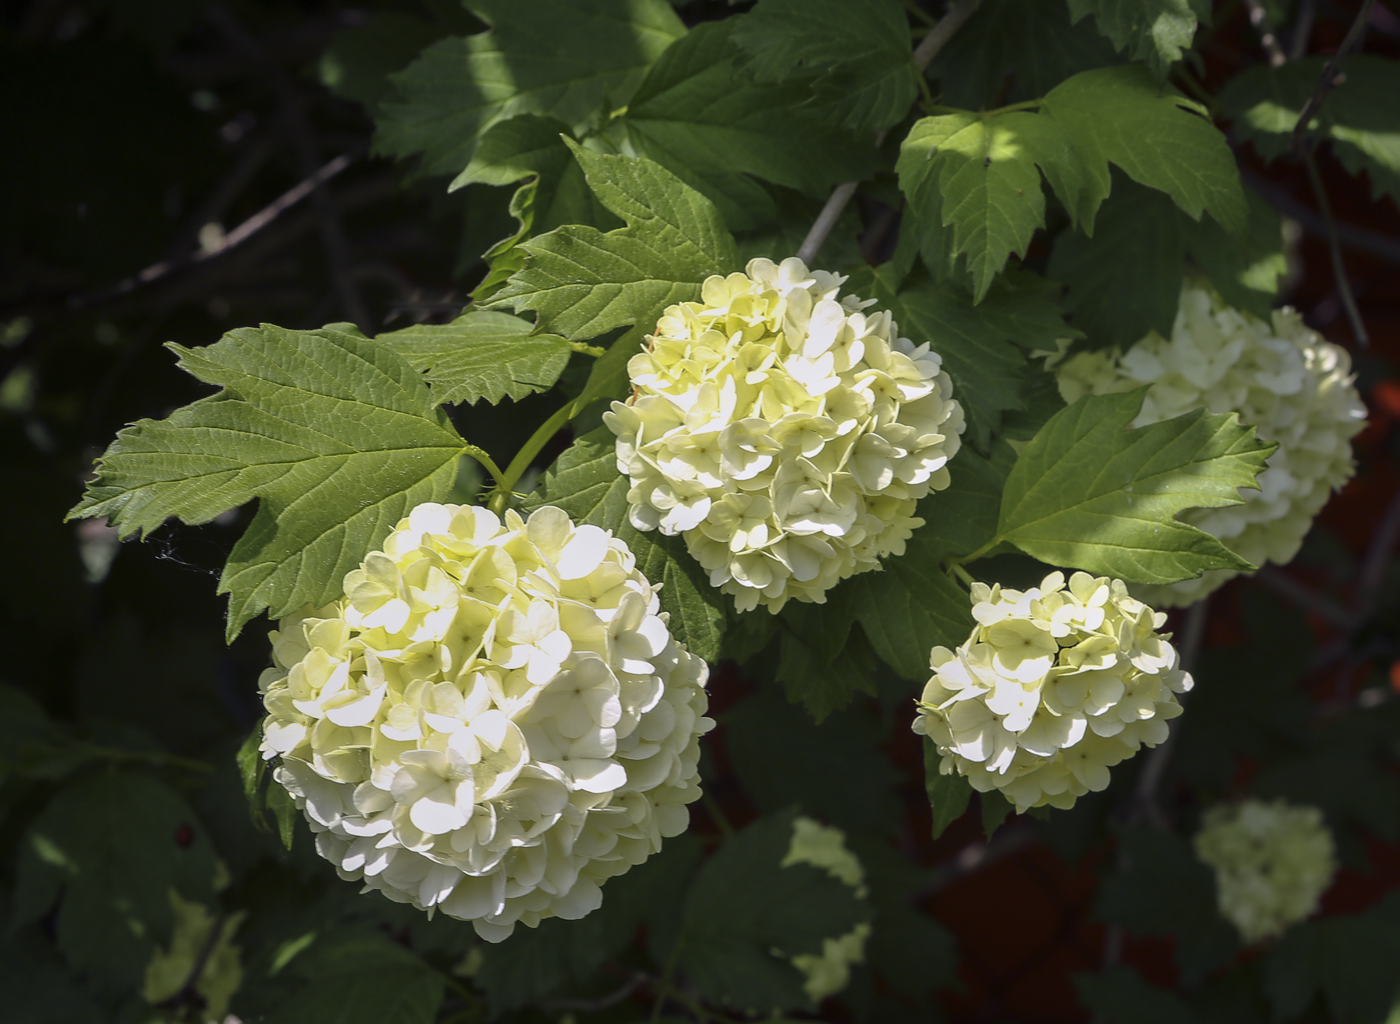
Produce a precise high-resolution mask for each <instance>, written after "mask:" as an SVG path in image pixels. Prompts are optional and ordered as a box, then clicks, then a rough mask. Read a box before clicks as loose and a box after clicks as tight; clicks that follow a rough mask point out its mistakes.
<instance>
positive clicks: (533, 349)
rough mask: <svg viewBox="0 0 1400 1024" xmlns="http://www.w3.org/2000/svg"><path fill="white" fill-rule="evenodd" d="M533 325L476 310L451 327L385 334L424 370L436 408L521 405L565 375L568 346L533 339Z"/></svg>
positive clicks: (552, 338)
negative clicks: (464, 404) (509, 401)
mask: <svg viewBox="0 0 1400 1024" xmlns="http://www.w3.org/2000/svg"><path fill="white" fill-rule="evenodd" d="M534 329H535V327H534V324H531V323H529V322H528V321H525V320H521V319H520V318H519V317H516V316H511V315H510V314H509V313H498V312H494V311H492V310H486V309H473V310H470V311H468V312H467V313H465V314H464V315H462V316H460V317H458V318H457V319H456V320H454V321H452V322H451V323H450V324H417V325H415V326H413V327H406V328H404V329H403V330H401V331H392V332H390V333H388V334H381V335H379V338H378V339H377V340H379V341H381V342H384V343H386V344H389V345H392V346H393V347H394V348H395V349H396V350H397V351H398V352H400V353H401V354H402V355H403V357H404V358H405V359H407V360H408V361H409V362H410V363H412V364H413V366H414V368H415V369H418V370H421V371H422V372H423V376H424V377H426V378H427V381H428V384H429V386H431V387H432V389H433V404H434V405H448V404H452V403H456V402H468V403H471V402H479V401H481V400H482V399H485V400H486V401H487V402H489V403H490V404H492V405H495V404H496V403H497V402H499V401H500V400H501V399H502V398H511V399H515V400H517V401H518V400H519V399H521V398H524V397H525V396H526V395H529V394H533V393H535V392H536V391H547V390H548V389H549V388H550V387H552V386H553V385H554V382H555V381H557V380H558V379H559V375H560V374H561V373H563V372H564V366H565V364H566V363H568V361H569V343H568V342H567V341H565V340H564V339H563V338H561V337H559V336H558V335H556V334H531V332H532V331H533V330H534Z"/></svg>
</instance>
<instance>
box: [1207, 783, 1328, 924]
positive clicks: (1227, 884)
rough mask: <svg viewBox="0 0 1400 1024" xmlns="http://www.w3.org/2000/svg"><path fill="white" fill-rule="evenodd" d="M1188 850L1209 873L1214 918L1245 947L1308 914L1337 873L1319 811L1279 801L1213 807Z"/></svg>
mask: <svg viewBox="0 0 1400 1024" xmlns="http://www.w3.org/2000/svg"><path fill="white" fill-rule="evenodd" d="M1195 847H1196V855H1197V856H1198V857H1200V858H1201V860H1203V861H1204V862H1205V863H1206V864H1208V865H1210V866H1211V868H1213V869H1214V870H1215V883H1216V900H1217V903H1218V905H1219V907H1220V913H1221V914H1222V915H1223V916H1224V917H1225V918H1226V919H1227V920H1229V921H1230V922H1231V923H1232V924H1233V925H1234V926H1235V927H1236V928H1238V929H1239V932H1240V935H1241V936H1243V937H1244V940H1245V942H1247V943H1253V942H1259V941H1260V940H1262V939H1267V938H1269V937H1271V936H1274V935H1279V934H1282V932H1283V931H1284V930H1285V929H1286V928H1288V927H1289V926H1290V925H1292V924H1295V923H1297V922H1298V921H1302V920H1303V919H1304V918H1306V917H1308V916H1309V915H1310V914H1312V913H1313V912H1314V911H1315V910H1317V905H1318V901H1319V900H1320V899H1321V898H1322V894H1323V893H1324V892H1326V891H1327V887H1328V886H1330V885H1331V884H1332V878H1333V876H1334V875H1335V874H1336V872H1337V858H1336V850H1335V848H1334V846H1333V843H1332V834H1331V833H1330V832H1328V831H1327V826H1326V825H1324V824H1323V821H1322V812H1321V811H1319V810H1318V809H1317V808H1316V807H1296V806H1290V805H1289V804H1288V803H1286V802H1284V801H1282V800H1274V801H1263V800H1245V801H1243V802H1242V803H1239V804H1234V805H1222V806H1218V807H1212V808H1211V809H1210V810H1209V811H1207V812H1206V814H1205V818H1204V821H1203V823H1202V827H1201V831H1200V832H1198V833H1197V834H1196V839H1195Z"/></svg>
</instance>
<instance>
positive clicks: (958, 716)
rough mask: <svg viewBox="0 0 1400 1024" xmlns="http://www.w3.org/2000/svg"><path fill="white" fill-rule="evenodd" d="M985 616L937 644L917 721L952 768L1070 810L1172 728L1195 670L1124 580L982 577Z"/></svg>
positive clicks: (1010, 795) (975, 606) (1019, 805)
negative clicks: (1034, 582) (1028, 583)
mask: <svg viewBox="0 0 1400 1024" xmlns="http://www.w3.org/2000/svg"><path fill="white" fill-rule="evenodd" d="M972 617H973V618H974V619H976V620H977V626H976V627H975V628H974V629H973V631H972V634H971V635H970V636H969V637H968V638H967V642H966V643H965V644H963V645H962V646H961V647H959V648H958V649H957V650H956V651H950V650H948V648H946V647H935V648H934V649H933V653H932V657H931V659H930V664H931V666H932V668H933V677H932V678H931V679H929V681H928V684H927V685H926V686H925V687H924V692H923V697H922V699H921V700H920V702H919V714H918V717H917V718H915V720H914V731H915V732H917V733H922V734H925V735H927V736H928V737H929V739H931V740H932V741H933V742H934V744H935V745H936V746H937V748H938V752H939V753H940V754H942V755H943V762H942V765H941V770H942V772H943V774H945V775H947V774H950V773H952V772H953V771H954V770H956V771H957V772H958V773H959V774H960V775H965V776H967V779H968V781H969V782H970V783H971V784H972V787H973V788H974V789H976V790H977V791H978V792H982V793H986V792H988V791H990V790H992V789H999V790H1001V792H1002V793H1003V794H1004V795H1005V796H1006V798H1007V799H1008V800H1010V801H1011V802H1012V803H1014V804H1015V805H1016V809H1017V811H1024V810H1026V809H1027V808H1030V807H1039V806H1041V805H1042V804H1050V805H1051V806H1054V807H1061V808H1066V807H1070V806H1071V805H1073V803H1074V801H1075V800H1076V799H1078V798H1079V797H1080V796H1083V795H1084V794H1085V793H1087V792H1089V791H1090V790H1094V791H1096V792H1097V791H1098V790H1101V789H1103V788H1104V787H1105V786H1107V785H1108V769H1109V768H1110V767H1111V766H1113V765H1115V764H1117V763H1118V762H1119V761H1122V760H1124V759H1125V758H1128V757H1131V756H1132V755H1133V754H1134V753H1136V752H1137V750H1138V749H1139V748H1140V747H1142V746H1148V747H1155V746H1156V745H1157V744H1158V743H1161V742H1162V741H1163V740H1164V739H1166V738H1167V722H1168V720H1170V719H1172V718H1175V717H1176V716H1177V715H1179V714H1181V705H1180V704H1179V703H1177V699H1176V695H1177V694H1178V693H1183V692H1185V691H1186V690H1189V689H1190V688H1191V685H1192V683H1191V677H1190V675H1188V674H1187V673H1185V672H1183V671H1181V670H1180V669H1178V668H1177V667H1176V661H1177V659H1176V651H1175V650H1174V649H1173V648H1172V646H1171V644H1169V643H1168V642H1167V640H1168V639H1170V634H1166V635H1163V634H1159V633H1158V632H1157V630H1158V629H1160V628H1161V626H1162V624H1163V623H1164V622H1165V621H1166V615H1165V613H1162V612H1153V610H1152V609H1151V608H1149V607H1148V606H1147V605H1145V604H1143V603H1142V602H1141V601H1138V600H1135V599H1134V598H1133V597H1131V596H1130V595H1129V594H1128V591H1127V588H1126V587H1125V586H1124V585H1123V581H1122V580H1110V579H1109V578H1108V577H1106V576H1101V577H1098V578H1095V577H1093V576H1090V575H1089V574H1088V573H1083V572H1077V573H1075V574H1074V575H1073V576H1071V577H1070V579H1069V584H1068V586H1066V584H1065V578H1064V575H1063V574H1062V573H1058V572H1052V573H1051V574H1050V575H1048V576H1046V577H1045V579H1044V580H1043V581H1042V582H1041V584H1040V586H1039V587H1035V588H1032V589H1030V590H1027V591H1025V592H1024V593H1022V592H1021V591H1018V590H1003V589H1002V588H1001V586H1000V585H997V586H993V587H988V586H987V585H986V584H984V583H974V584H973V585H972Z"/></svg>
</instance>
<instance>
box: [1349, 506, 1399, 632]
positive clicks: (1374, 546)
mask: <svg viewBox="0 0 1400 1024" xmlns="http://www.w3.org/2000/svg"><path fill="white" fill-rule="evenodd" d="M1397 540H1400V491H1397V492H1396V494H1395V496H1394V497H1393V498H1391V499H1390V504H1389V505H1387V506H1386V509H1385V513H1384V514H1383V515H1382V516H1381V523H1380V526H1379V527H1378V528H1377V529H1376V532H1375V534H1374V535H1373V536H1372V537H1371V546H1370V547H1369V548H1367V549H1366V557H1365V558H1364V559H1363V560H1362V562H1361V574H1360V576H1359V578H1358V580H1357V601H1356V604H1357V610H1356V614H1355V616H1353V619H1354V620H1356V619H1360V618H1362V617H1363V615H1364V613H1366V612H1369V611H1370V610H1371V606H1372V604H1373V602H1374V600H1375V596H1376V591H1377V590H1378V589H1379V588H1380V585H1381V581H1382V579H1384V577H1385V567H1386V563H1387V562H1389V561H1390V555H1391V552H1392V551H1394V550H1395V542H1396V541H1397Z"/></svg>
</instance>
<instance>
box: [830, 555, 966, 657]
mask: <svg viewBox="0 0 1400 1024" xmlns="http://www.w3.org/2000/svg"><path fill="white" fill-rule="evenodd" d="M940 558H941V555H940V553H939V552H938V550H937V549H936V548H934V547H933V546H932V545H931V544H928V543H926V542H924V541H923V540H921V539H920V537H919V535H918V534H917V533H916V534H915V535H914V536H913V537H912V538H911V539H910V540H909V542H908V544H907V546H906V548H905V552H904V554H902V555H899V556H896V557H892V558H890V559H888V560H887V561H886V563H885V569H884V571H883V572H879V573H869V572H867V573H862V574H861V575H859V576H856V577H855V578H854V579H853V581H852V582H851V583H850V584H848V586H851V588H852V595H851V600H852V602H853V603H854V604H855V607H856V620H857V621H858V622H859V623H860V624H861V628H862V629H863V630H864V631H865V635H866V636H867V637H868V638H869V640H870V646H871V647H873V648H874V649H875V653H876V654H877V655H879V656H880V658H881V660H882V661H884V662H885V664H887V665H889V666H890V668H892V669H894V670H895V672H897V673H898V674H899V675H901V676H903V677H904V678H905V679H911V680H924V679H927V678H928V676H929V667H928V666H929V662H928V659H929V652H930V651H931V650H932V649H933V648H934V647H935V646H939V645H941V646H944V647H956V646H957V645H958V644H960V643H962V642H963V641H964V640H966V639H967V634H968V633H969V632H971V630H972V626H973V622H972V612H971V605H970V604H969V603H968V599H967V594H966V593H965V592H964V591H963V590H962V589H961V588H959V587H958V585H957V584H956V583H954V582H953V581H952V580H950V579H949V578H948V575H947V574H946V573H945V572H944V571H943V569H942V567H941V565H940V562H939V560H940Z"/></svg>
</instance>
